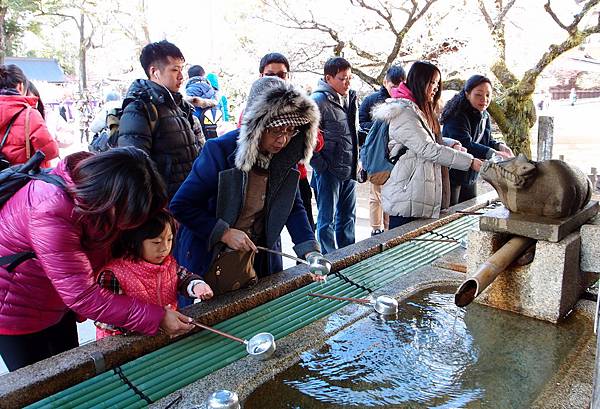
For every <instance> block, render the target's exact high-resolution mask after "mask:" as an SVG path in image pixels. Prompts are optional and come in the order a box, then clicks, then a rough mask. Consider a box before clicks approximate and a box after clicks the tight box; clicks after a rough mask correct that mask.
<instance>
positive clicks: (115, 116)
mask: <svg viewBox="0 0 600 409" xmlns="http://www.w3.org/2000/svg"><path fill="white" fill-rule="evenodd" d="M135 100H140V101H142V103H143V104H144V108H145V111H146V116H147V117H148V122H149V123H150V132H154V130H155V129H156V123H157V122H158V110H157V109H156V105H154V103H153V102H152V97H150V95H148V94H147V93H146V92H140V93H136V94H135V95H134V98H127V99H126V100H125V101H124V102H123V106H122V107H121V108H113V109H111V110H109V111H108V112H107V113H106V125H105V126H104V128H103V129H102V130H101V131H100V132H98V133H97V134H95V135H94V137H93V138H92V141H91V142H90V144H89V146H88V148H89V151H90V152H94V153H100V152H105V151H107V150H109V149H110V148H116V147H117V143H118V139H119V122H120V121H121V116H122V115H123V112H124V111H125V107H127V105H129V103H130V102H133V101H135Z"/></svg>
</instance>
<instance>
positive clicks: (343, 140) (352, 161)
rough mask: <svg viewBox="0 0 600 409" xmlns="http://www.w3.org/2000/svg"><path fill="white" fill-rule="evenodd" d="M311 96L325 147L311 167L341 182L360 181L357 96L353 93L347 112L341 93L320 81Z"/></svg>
mask: <svg viewBox="0 0 600 409" xmlns="http://www.w3.org/2000/svg"><path fill="white" fill-rule="evenodd" d="M311 96H312V98H313V100H314V101H315V102H316V103H317V106H318V107H319V111H320V112H321V123H320V125H319V128H321V130H322V131H323V140H324V142H325V144H324V145H323V149H322V150H321V151H319V152H315V153H314V155H313V157H312V159H311V161H310V165H311V166H312V167H313V169H315V170H316V171H317V172H324V171H326V170H329V172H331V173H332V174H333V175H335V176H336V177H337V178H338V179H340V180H348V179H356V172H357V167H358V137H357V135H356V93H355V92H354V91H352V90H350V93H349V96H348V110H347V111H346V110H344V108H343V107H342V105H341V104H340V101H339V97H338V94H337V92H335V91H334V89H333V88H331V86H330V85H329V84H327V83H326V82H325V81H323V80H319V85H318V87H317V89H316V90H315V91H314V92H313V93H312V95H311Z"/></svg>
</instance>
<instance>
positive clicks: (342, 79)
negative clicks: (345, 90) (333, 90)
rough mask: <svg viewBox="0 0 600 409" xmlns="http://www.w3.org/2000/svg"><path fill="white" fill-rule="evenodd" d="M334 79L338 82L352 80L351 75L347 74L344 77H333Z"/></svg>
mask: <svg viewBox="0 0 600 409" xmlns="http://www.w3.org/2000/svg"><path fill="white" fill-rule="evenodd" d="M334 78H335V79H336V80H338V81H340V82H350V81H351V80H352V75H347V76H345V77H342V78H340V77H334Z"/></svg>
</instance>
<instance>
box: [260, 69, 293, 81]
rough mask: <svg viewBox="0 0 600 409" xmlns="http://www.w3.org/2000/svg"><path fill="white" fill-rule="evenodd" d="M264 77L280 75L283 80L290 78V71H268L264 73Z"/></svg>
mask: <svg viewBox="0 0 600 409" xmlns="http://www.w3.org/2000/svg"><path fill="white" fill-rule="evenodd" d="M263 76H264V77H279V78H281V79H282V80H286V79H288V77H289V76H290V73H289V72H288V71H279V72H267V73H264V74H263Z"/></svg>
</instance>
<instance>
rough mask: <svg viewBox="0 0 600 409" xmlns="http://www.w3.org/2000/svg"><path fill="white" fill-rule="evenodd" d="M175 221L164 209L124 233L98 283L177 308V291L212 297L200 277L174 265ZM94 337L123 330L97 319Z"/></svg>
mask: <svg viewBox="0 0 600 409" xmlns="http://www.w3.org/2000/svg"><path fill="white" fill-rule="evenodd" d="M174 233H175V220H174V219H173V217H172V216H171V215H170V214H169V213H168V212H167V211H166V210H163V211H161V212H160V213H158V214H157V215H156V216H154V217H152V218H151V219H149V220H148V221H147V222H146V223H144V224H143V225H142V226H140V227H138V228H137V229H134V230H129V231H126V232H124V233H123V235H122V236H121V239H120V240H119V242H118V244H117V245H116V246H115V247H114V250H113V255H114V256H115V257H116V258H115V259H114V260H112V261H111V262H109V263H108V264H107V265H106V266H104V268H102V270H101V272H100V274H99V275H98V280H97V281H98V284H100V286H101V287H102V288H106V289H107V290H110V291H111V292H113V293H115V294H127V295H129V296H131V297H133V298H135V299H138V300H140V301H143V302H146V303H149V304H156V305H159V306H161V307H165V308H171V309H177V292H178V290H179V293H181V294H183V295H186V296H189V297H193V298H198V299H201V300H208V299H209V298H211V297H212V296H213V292H212V290H211V288H210V287H209V286H208V284H206V283H205V282H204V281H203V280H202V279H201V278H200V276H198V275H196V274H192V273H190V272H189V271H188V270H187V269H185V268H184V267H180V266H179V265H177V262H176V261H175V259H174V258H173V256H172V255H171V249H172V247H173V235H174ZM95 324H96V327H97V329H96V339H101V338H104V337H106V336H110V335H117V334H121V333H123V330H122V329H121V328H118V327H115V326H114V325H110V324H105V323H102V322H99V321H96V323H95Z"/></svg>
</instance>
